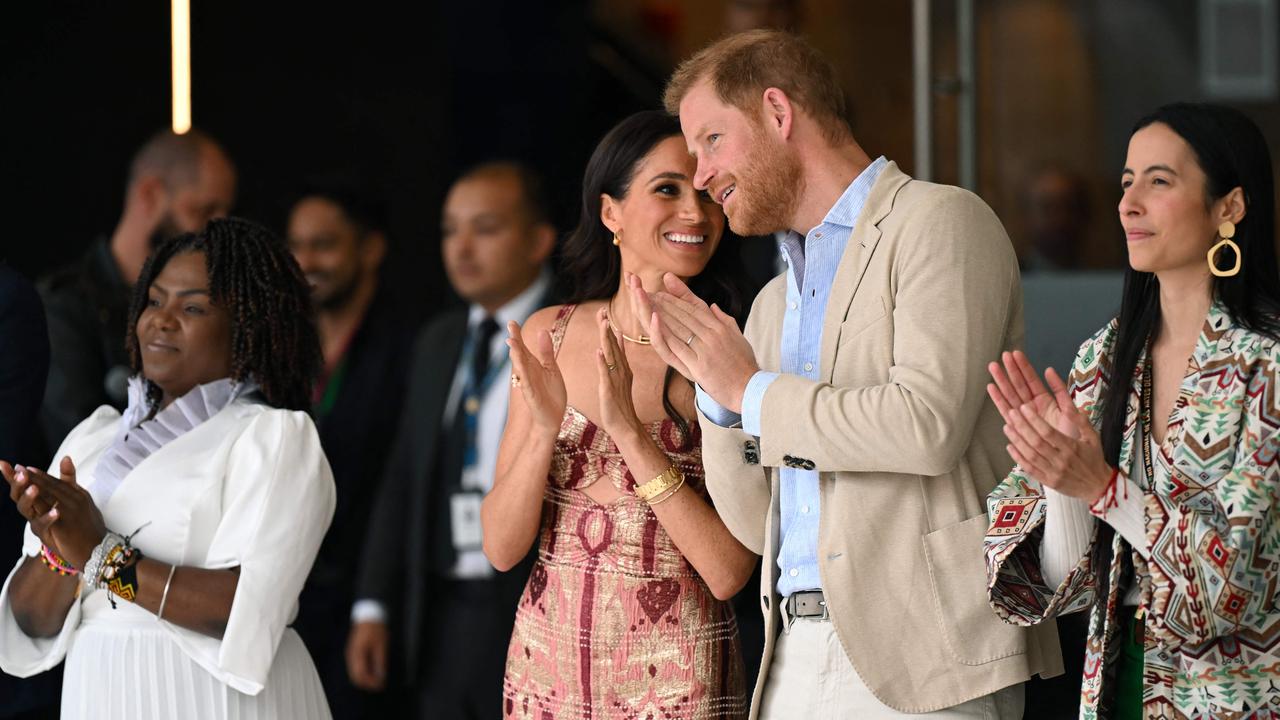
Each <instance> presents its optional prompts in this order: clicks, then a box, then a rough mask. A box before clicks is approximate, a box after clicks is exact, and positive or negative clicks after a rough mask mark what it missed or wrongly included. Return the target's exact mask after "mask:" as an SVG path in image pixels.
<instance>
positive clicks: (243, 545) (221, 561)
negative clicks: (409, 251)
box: [165, 409, 335, 695]
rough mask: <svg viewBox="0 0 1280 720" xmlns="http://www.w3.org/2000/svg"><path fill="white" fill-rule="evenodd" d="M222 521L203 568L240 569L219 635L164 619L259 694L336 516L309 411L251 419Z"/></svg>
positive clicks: (225, 676) (229, 676) (229, 476)
mask: <svg viewBox="0 0 1280 720" xmlns="http://www.w3.org/2000/svg"><path fill="white" fill-rule="evenodd" d="M230 453H231V455H230V459H229V461H228V463H227V466H226V478H225V479H224V481H223V484H222V488H221V498H220V501H221V503H222V507H223V514H222V521H221V522H220V523H219V525H218V527H217V529H216V530H215V531H214V536H213V541H212V543H211V544H210V546H209V550H208V553H207V556H206V558H205V562H204V564H203V566H204V567H207V568H232V567H239V568H240V571H239V574H240V579H239V582H238V584H237V585H236V594H235V598H234V599H233V600H232V603H231V616H230V617H229V618H228V619H227V628H226V631H225V632H224V633H223V636H222V639H221V640H217V639H214V638H209V637H206V636H203V635H200V634H198V633H195V632H192V631H189V630H185V629H182V628H179V627H177V626H175V625H169V624H166V625H165V627H166V628H168V629H169V630H170V631H171V632H172V633H173V634H174V636H175V639H176V640H177V642H178V644H179V645H180V646H182V648H183V649H184V650H185V651H186V652H187V654H188V655H189V656H190V657H191V658H192V659H194V660H195V661H196V662H198V663H199V664H200V665H201V667H203V668H205V669H206V670H208V671H209V672H210V673H211V674H213V675H214V676H215V677H217V678H218V679H219V680H220V681H221V682H224V683H226V684H227V685H230V686H231V687H232V688H234V689H236V690H238V691H240V692H242V693H245V694H248V695H256V694H258V693H259V692H260V691H261V690H262V688H263V685H264V684H265V683H266V680H267V676H268V674H269V673H270V672H271V666H272V664H273V663H274V662H275V655H276V649H277V648H278V647H279V646H280V640H281V638H282V637H283V635H284V632H285V629H286V628H287V627H288V625H289V623H290V622H292V620H293V617H294V615H296V614H297V608H298V595H299V593H301V592H302V585H303V583H304V582H305V581H306V578H307V574H308V573H309V572H310V571H311V565H312V563H313V562H315V558H316V553H317V551H319V549H320V541H321V539H322V538H323V537H324V534H325V531H326V530H328V528H329V523H330V521H331V520H332V519H333V508H334V494H335V490H334V484H333V473H332V472H331V471H330V469H329V462H328V460H326V459H325V455H324V451H323V450H322V449H321V448H320V436H319V435H318V434H317V433H316V428H315V425H314V424H312V422H311V418H310V417H308V416H307V414H306V413H304V412H300V411H289V410H276V409H270V410H266V411H264V412H261V413H259V414H258V415H257V416H256V417H254V418H252V419H251V420H249V425H248V426H247V428H246V429H245V431H244V432H243V433H241V435H240V437H239V438H237V439H236V441H235V444H234V445H233V446H232V448H231V451H230Z"/></svg>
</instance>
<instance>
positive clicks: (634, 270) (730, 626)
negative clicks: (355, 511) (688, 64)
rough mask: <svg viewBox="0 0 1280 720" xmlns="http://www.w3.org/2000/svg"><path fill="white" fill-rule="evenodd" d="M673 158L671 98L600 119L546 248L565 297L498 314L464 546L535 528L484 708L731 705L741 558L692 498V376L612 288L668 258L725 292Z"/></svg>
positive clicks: (512, 547) (735, 694)
mask: <svg viewBox="0 0 1280 720" xmlns="http://www.w3.org/2000/svg"><path fill="white" fill-rule="evenodd" d="M693 171H694V164H693V160H692V158H690V157H689V154H688V152H687V151H686V149H685V146H684V141H683V139H682V138H681V136H680V126H679V125H678V124H677V121H676V120H675V119H674V118H671V117H668V116H666V115H665V114H663V113H658V112H644V113H639V114H636V115H633V116H631V117H630V118H628V119H626V120H624V121H622V123H620V124H619V125H618V126H617V127H615V128H614V129H613V130H612V131H610V133H609V134H608V135H607V136H605V138H604V139H603V140H602V141H601V142H600V145H599V146H598V147H597V148H596V151H595V153H594V155H593V156H592V158H591V161H590V162H589V163H588V165H587V170H586V177H585V180H584V182H583V211H582V218H581V221H580V224H579V227H578V229H577V231H575V233H574V234H573V235H572V236H571V237H570V239H569V241H568V243H567V244H566V247H565V252H564V256H565V258H566V261H567V262H566V265H567V267H566V275H567V276H568V277H570V278H572V279H573V281H574V282H575V283H577V287H576V288H575V291H574V293H573V295H574V297H575V300H576V304H569V305H563V306H559V307H552V308H548V309H546V310H542V311H540V312H538V313H536V314H534V315H533V316H532V317H530V318H529V321H528V322H527V323H526V324H525V326H524V328H523V329H522V328H520V327H518V326H516V325H515V323H512V324H511V327H510V328H509V331H510V333H511V338H510V339H509V340H508V342H507V344H508V345H509V346H510V347H511V363H512V369H513V375H512V379H511V381H512V386H513V387H512V394H511V405H510V410H509V417H508V419H507V426H506V431H505V434H504V435H503V438H502V447H501V449H500V451H499V456H498V469H497V473H496V478H495V480H494V487H493V490H492V491H491V492H490V493H489V495H488V496H487V497H486V498H485V500H484V506H483V523H484V550H485V553H486V555H488V557H489V559H490V561H491V562H493V564H494V565H495V566H496V567H497V568H499V569H500V570H506V569H508V568H511V567H513V566H514V565H516V564H517V563H518V562H519V561H520V560H521V559H522V558H523V557H524V556H525V555H526V554H527V553H528V552H529V550H530V548H531V547H532V546H533V544H534V542H535V541H537V543H538V548H537V553H538V559H537V562H536V563H535V564H534V568H533V572H532V574H531V576H530V579H529V583H528V585H527V587H526V589H525V592H524V596H523V597H522V598H521V600H520V605H519V608H518V610H517V612H516V623H515V630H514V632H513V634H512V638H511V645H510V648H509V650H508V656H507V672H506V680H505V682H504V688H503V695H504V706H503V717H506V718H534V719H536V720H542V719H543V718H633V717H655V718H657V717H661V718H740V717H743V716H745V714H746V707H747V706H746V696H745V686H744V684H743V677H742V658H741V653H740V650H739V646H738V631H737V625H736V621H735V618H734V615H733V612H732V610H731V609H730V607H729V605H728V604H727V603H726V602H724V600H727V599H728V598H730V597H732V596H733V595H734V594H735V593H736V592H737V591H738V590H739V589H741V588H742V586H743V585H744V584H745V583H746V581H747V579H748V578H749V577H750V576H751V573H752V570H753V568H754V566H755V563H756V562H757V561H758V559H757V557H756V556H755V555H754V554H752V553H751V552H750V551H749V550H747V549H746V548H745V547H743V546H742V544H741V543H739V542H738V541H737V540H736V539H735V538H734V537H733V536H732V535H731V534H730V533H729V531H728V529H727V528H726V527H725V525H724V523H723V522H722V521H721V520H720V518H719V517H718V516H717V515H716V512H715V510H714V508H712V506H711V504H710V501H709V500H708V499H707V494H706V490H705V488H704V486H703V470H702V452H701V444H700V435H699V431H698V425H697V423H696V422H695V421H693V420H692V418H693V417H694V410H693V399H694V392H693V387H692V386H691V385H690V384H689V383H688V381H686V380H684V379H683V378H682V377H680V376H679V375H676V374H674V373H673V372H672V371H671V369H670V368H668V367H667V366H666V364H664V363H663V362H662V360H661V359H659V358H658V356H657V354H656V353H655V352H654V351H653V348H652V347H650V346H649V344H648V338H646V337H644V336H643V335H642V334H641V333H640V332H639V330H638V329H639V328H640V327H641V322H640V320H639V319H638V318H637V317H636V316H635V312H634V309H633V308H632V306H631V295H630V294H629V293H622V292H621V289H622V288H623V287H624V285H623V284H624V282H626V280H627V278H628V277H629V276H634V277H636V278H638V279H639V281H640V282H642V283H643V284H644V285H645V287H648V288H652V289H656V287H658V286H660V284H661V282H662V280H661V278H662V276H663V274H664V273H667V272H670V273H674V274H676V275H678V276H680V277H682V278H696V279H695V280H694V282H695V284H699V285H701V286H702V287H703V288H704V289H705V290H706V291H709V292H712V296H713V297H717V296H718V297H720V298H721V299H722V302H723V301H726V300H727V301H729V304H728V306H727V307H726V310H728V311H729V312H730V313H732V312H733V311H734V309H735V308H734V307H733V304H735V303H733V302H732V298H733V293H732V292H730V291H731V290H732V286H731V285H729V284H727V283H726V282H725V279H726V278H732V277H733V275H732V274H731V268H728V267H727V266H726V265H725V263H726V262H727V260H728V258H730V257H732V255H731V254H726V253H716V248H717V246H718V245H719V243H720V240H721V236H722V235H723V233H724V227H725V220H724V214H723V213H722V212H721V211H720V208H719V207H718V206H717V205H716V204H715V203H713V202H712V201H711V200H710V198H708V197H707V195H706V193H703V192H699V191H697V190H695V189H694V187H693ZM717 291H719V292H717ZM704 297H705V296H704ZM575 309H576V310H577V312H575ZM721 317H724V318H725V319H726V321H727V322H730V323H732V322H733V320H732V319H731V318H729V317H728V316H725V315H723V314H722V315H721Z"/></svg>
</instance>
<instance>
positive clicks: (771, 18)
mask: <svg viewBox="0 0 1280 720" xmlns="http://www.w3.org/2000/svg"><path fill="white" fill-rule="evenodd" d="M801 5H802V3H801V2H800V0H727V2H725V4H724V27H725V32H726V33H739V32H745V31H747V30H789V31H795V30H796V28H797V27H798V26H799V24H800V19H801V17H800V16H801V12H800V10H801V8H800V6H801Z"/></svg>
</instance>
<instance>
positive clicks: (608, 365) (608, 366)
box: [604, 363, 618, 372]
mask: <svg viewBox="0 0 1280 720" xmlns="http://www.w3.org/2000/svg"><path fill="white" fill-rule="evenodd" d="M604 366H605V367H606V368H608V370H609V372H613V371H614V370H617V369H618V366H617V365H615V364H613V363H605V364H604Z"/></svg>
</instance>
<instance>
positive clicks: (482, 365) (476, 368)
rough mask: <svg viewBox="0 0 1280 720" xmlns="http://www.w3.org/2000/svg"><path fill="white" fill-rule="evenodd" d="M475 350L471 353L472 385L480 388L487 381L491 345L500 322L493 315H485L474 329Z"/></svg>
mask: <svg viewBox="0 0 1280 720" xmlns="http://www.w3.org/2000/svg"><path fill="white" fill-rule="evenodd" d="M473 332H474V335H473V339H474V345H473V346H472V347H474V348H475V350H474V352H473V353H472V355H471V383H472V387H474V388H476V389H479V388H480V387H481V385H482V383H484V381H485V377H484V376H485V375H486V374H487V373H488V372H489V355H490V349H489V346H490V345H491V344H493V336H494V335H495V334H497V332H498V322H497V321H496V320H494V319H493V316H485V319H483V320H481V321H480V324H479V325H477V326H476V329H475V330H474V331H473Z"/></svg>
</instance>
